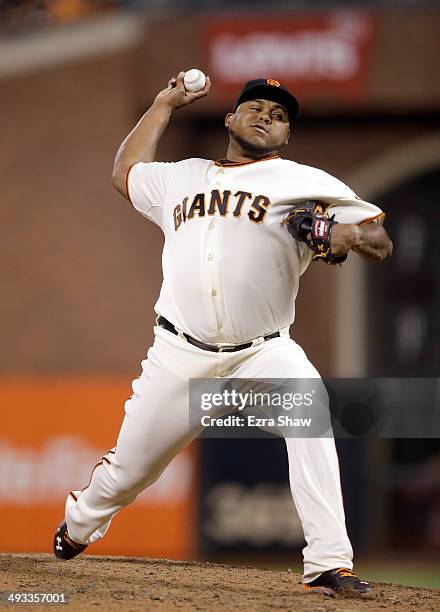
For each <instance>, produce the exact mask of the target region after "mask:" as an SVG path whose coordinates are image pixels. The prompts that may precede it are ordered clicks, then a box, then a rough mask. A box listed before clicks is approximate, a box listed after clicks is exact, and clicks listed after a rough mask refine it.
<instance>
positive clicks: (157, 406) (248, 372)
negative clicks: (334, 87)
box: [66, 157, 383, 582]
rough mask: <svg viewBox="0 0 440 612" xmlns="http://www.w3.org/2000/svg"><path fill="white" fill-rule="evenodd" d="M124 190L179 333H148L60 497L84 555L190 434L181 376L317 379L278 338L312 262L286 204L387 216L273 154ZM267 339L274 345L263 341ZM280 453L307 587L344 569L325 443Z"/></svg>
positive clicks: (161, 170) (348, 217)
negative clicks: (157, 247) (116, 415)
mask: <svg viewBox="0 0 440 612" xmlns="http://www.w3.org/2000/svg"><path fill="white" fill-rule="evenodd" d="M128 192H129V196H130V199H131V201H132V203H133V206H134V207H135V208H136V209H137V210H138V211H139V212H140V213H141V214H142V215H144V216H145V217H147V218H148V219H150V220H151V221H153V222H154V223H156V224H157V225H159V226H160V227H161V229H162V231H163V233H164V235H165V245H164V251H163V257H162V266H163V276H164V280H163V285H162V289H161V292H160V297H159V300H158V302H157V304H156V307H155V310H156V312H157V314H158V315H161V316H162V317H165V318H166V319H167V320H168V321H170V322H171V323H172V324H173V325H174V326H175V328H176V329H177V330H178V331H179V332H182V333H179V335H178V336H176V335H173V334H172V333H171V332H170V331H167V330H165V329H163V328H160V327H155V341H154V344H153V346H152V347H151V348H150V349H149V351H148V356H147V359H146V360H145V361H143V362H142V374H141V376H140V378H138V379H136V380H135V381H134V382H133V391H134V394H133V396H132V398H131V399H130V400H128V401H127V402H126V405H125V412H126V416H125V419H124V422H123V425H122V428H121V431H120V434H119V437H118V440H117V444H116V447H115V449H113V450H112V451H110V452H109V453H108V454H107V455H106V456H105V457H104V458H103V460H102V461H101V462H100V463H99V464H98V466H96V468H95V470H94V471H93V474H92V478H91V482H90V484H89V485H88V486H87V487H86V488H85V489H83V490H82V492H80V493H79V492H72V493H71V494H70V495H69V496H68V499H67V503H66V522H67V527H68V532H69V535H70V537H71V538H72V539H73V540H74V541H76V542H78V543H83V544H88V543H92V542H94V541H96V540H97V539H99V538H100V537H102V536H103V535H104V533H105V531H106V530H107V528H108V526H109V524H110V520H111V518H112V517H113V516H114V514H115V513H116V512H117V511H118V510H120V509H121V508H122V507H124V506H126V505H127V504H129V503H130V502H132V501H133V500H134V499H135V497H136V495H137V494H138V493H139V492H140V491H142V490H143V489H144V488H145V487H147V486H148V485H150V484H152V483H153V482H154V481H155V480H156V479H157V478H158V476H159V475H160V474H161V472H162V471H163V470H164V469H165V467H166V466H167V465H168V463H169V462H170V461H171V459H172V458H173V457H174V456H175V455H176V454H177V453H178V452H180V451H181V450H182V449H183V448H184V447H185V446H187V445H188V444H189V442H190V441H191V440H192V439H193V438H194V437H195V436H197V435H198V434H199V433H200V430H199V429H198V430H192V431H191V430H190V426H189V418H188V380H189V379H190V378H209V377H234V378H247V379H255V378H318V377H319V374H318V372H317V371H316V369H315V368H314V367H313V365H312V364H311V363H310V362H309V360H308V359H307V357H306V355H305V353H304V351H303V350H302V349H301V348H300V347H299V346H298V345H297V344H296V343H295V342H294V341H293V340H291V339H290V337H289V335H288V329H289V326H290V325H291V324H292V322H293V320H294V312H295V311H294V306H295V298H296V295H297V291H298V283H299V277H300V275H301V274H302V273H303V272H304V271H305V270H306V268H307V267H308V265H309V263H310V261H311V257H312V252H311V251H310V249H309V248H308V247H307V246H306V245H304V244H302V243H295V242H294V241H293V239H292V237H291V236H290V235H289V233H288V231H287V228H286V226H285V225H284V224H283V223H282V221H283V219H284V218H285V216H286V214H287V212H288V210H289V208H290V207H291V203H292V201H294V200H304V199H317V200H321V201H324V202H327V203H328V204H329V206H331V213H332V214H333V213H334V214H335V215H336V217H335V218H336V220H338V221H339V222H342V223H362V222H366V221H371V220H373V219H377V220H381V218H382V216H383V213H382V211H381V210H380V209H379V208H377V207H376V206H373V205H372V204H369V203H368V202H364V201H362V200H360V199H359V198H358V197H357V196H356V195H355V194H354V193H353V191H351V190H350V189H349V188H348V187H347V186H346V185H344V184H343V183H341V182H340V181H338V180H337V179H335V178H333V177H332V176H330V175H328V174H326V173H325V172H323V171H321V170H317V169H315V168H311V167H308V166H303V165H300V164H297V163H295V162H292V161H288V160H283V159H281V158H279V157H273V158H271V159H266V160H262V161H259V162H247V163H237V164H229V163H222V162H216V163H215V162H213V161H210V160H203V159H188V160H184V161H181V162H177V163H159V162H153V163H139V164H136V165H135V166H133V167H132V169H131V170H130V173H129V176H128ZM276 331H280V337H278V338H273V339H271V340H267V341H263V340H262V337H263V336H265V335H268V334H271V333H273V332H276ZM183 333H185V334H188V335H189V336H192V337H193V338H195V339H197V340H199V341H201V342H204V343H206V344H211V345H218V346H223V345H228V346H229V345H237V344H243V343H246V342H249V341H253V344H252V346H250V347H249V348H245V349H242V350H239V351H236V352H218V353H213V352H209V351H206V350H203V349H201V348H198V347H196V346H193V345H192V344H190V343H188V342H187V340H186V339H185V337H184V336H183ZM286 445H287V451H288V458H289V473H290V484H291V490H292V495H293V499H294V501H295V504H296V507H297V510H298V513H299V516H300V518H301V521H302V525H303V529H304V535H305V539H306V542H307V546H306V548H305V549H304V551H303V552H304V566H305V570H304V581H305V582H310V581H312V580H313V579H314V578H316V577H317V576H318V575H319V574H321V573H322V572H324V571H326V570H328V569H334V568H337V567H346V568H352V549H351V545H350V542H349V539H348V537H347V533H346V529H345V517H344V510H343V504H342V496H341V490H340V479H339V467H338V460H337V456H336V451H335V446H334V440H333V438H328V437H327V438H324V437H323V438H286Z"/></svg>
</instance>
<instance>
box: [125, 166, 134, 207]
mask: <svg viewBox="0 0 440 612" xmlns="http://www.w3.org/2000/svg"><path fill="white" fill-rule="evenodd" d="M135 165H136V164H132V165H131V166H130V167H129V169H128V171H127V176H126V177H125V191H126V192H127V198H128V201H129V202H130V204H131V205H132V206H133V208H134V204H133V202H132V201H131V198H130V191H129V189H128V177H129V175H130V172H131V171H132V169H133V167H134V166H135Z"/></svg>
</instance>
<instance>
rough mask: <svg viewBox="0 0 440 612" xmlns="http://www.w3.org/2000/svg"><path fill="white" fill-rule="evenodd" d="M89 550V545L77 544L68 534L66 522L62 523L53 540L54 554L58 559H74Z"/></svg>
mask: <svg viewBox="0 0 440 612" xmlns="http://www.w3.org/2000/svg"><path fill="white" fill-rule="evenodd" d="M86 548H87V544H77V543H76V542H74V541H73V540H71V539H70V536H69V534H68V533H67V525H66V522H65V521H64V523H61V525H60V526H59V527H58V529H57V532H56V534H55V537H54V539H53V552H54V555H55V557H57V558H58V559H64V560H65V561H67V560H68V559H73V557H76V555H79V554H80V553H82V551H83V550H85V549H86Z"/></svg>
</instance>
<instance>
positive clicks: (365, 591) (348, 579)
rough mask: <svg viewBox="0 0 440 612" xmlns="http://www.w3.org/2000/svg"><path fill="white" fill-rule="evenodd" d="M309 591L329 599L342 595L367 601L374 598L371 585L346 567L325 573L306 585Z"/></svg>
mask: <svg viewBox="0 0 440 612" xmlns="http://www.w3.org/2000/svg"><path fill="white" fill-rule="evenodd" d="M304 588H305V589H306V590H307V591H316V592H318V593H323V594H324V595H328V596H329V597H334V596H335V595H342V596H345V597H362V598H365V599H368V598H371V597H373V596H374V593H373V589H372V587H371V584H370V583H368V582H365V581H363V580H359V578H358V577H357V576H356V575H355V574H353V572H352V571H351V570H349V569H347V568H345V567H339V568H337V569H334V570H329V571H327V572H324V573H323V574H321V575H320V576H318V578H316V579H315V580H313V582H309V583H308V584H305V585H304Z"/></svg>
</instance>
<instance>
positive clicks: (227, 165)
mask: <svg viewBox="0 0 440 612" xmlns="http://www.w3.org/2000/svg"><path fill="white" fill-rule="evenodd" d="M269 159H280V156H279V155H272V156H271V157H265V158H264V159H251V160H249V161H242V162H227V163H224V160H223V159H219V160H217V161H216V162H215V165H216V166H221V167H222V168H236V167H237V166H248V165H249V164H258V163H259V162H263V161H268V160H269Z"/></svg>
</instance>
